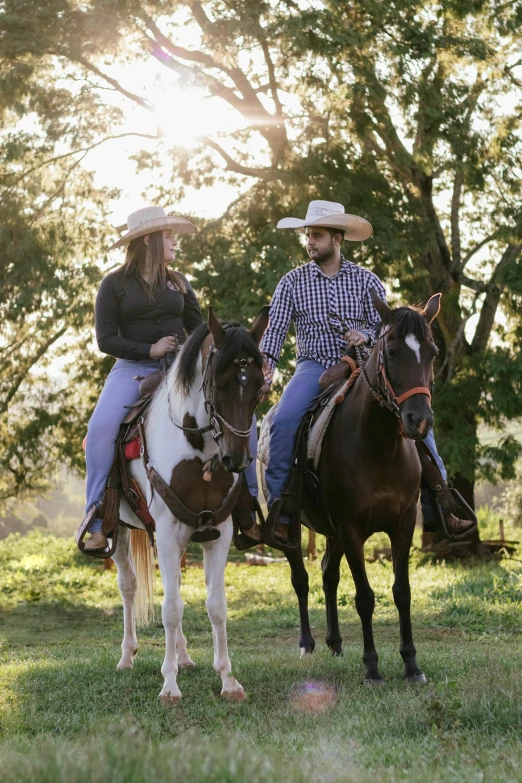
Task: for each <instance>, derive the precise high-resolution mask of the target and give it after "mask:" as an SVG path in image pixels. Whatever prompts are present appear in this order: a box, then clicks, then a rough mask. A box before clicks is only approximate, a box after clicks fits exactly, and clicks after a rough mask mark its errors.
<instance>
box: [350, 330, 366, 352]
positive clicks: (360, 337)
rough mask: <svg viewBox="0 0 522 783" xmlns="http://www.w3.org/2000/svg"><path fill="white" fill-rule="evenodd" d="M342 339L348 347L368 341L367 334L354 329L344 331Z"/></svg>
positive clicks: (364, 343)
mask: <svg viewBox="0 0 522 783" xmlns="http://www.w3.org/2000/svg"><path fill="white" fill-rule="evenodd" d="M344 339H345V340H346V342H347V343H348V345H349V346H350V348H355V347H356V346H357V345H366V343H367V342H368V338H367V336H366V335H365V334H363V333H362V332H357V331H356V330H355V329H350V330H349V331H348V332H346V334H345V335H344Z"/></svg>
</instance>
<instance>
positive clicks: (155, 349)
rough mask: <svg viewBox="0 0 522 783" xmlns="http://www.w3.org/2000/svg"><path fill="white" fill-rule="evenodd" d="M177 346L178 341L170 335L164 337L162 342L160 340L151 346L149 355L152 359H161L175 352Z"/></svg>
mask: <svg viewBox="0 0 522 783" xmlns="http://www.w3.org/2000/svg"><path fill="white" fill-rule="evenodd" d="M177 345H178V341H177V339H176V338H175V337H174V336H172V335H168V336H167V337H162V338H161V340H158V342H157V343H154V345H151V346H150V351H149V355H150V356H151V358H152V359H160V358H161V357H162V356H165V354H166V353H168V352H169V351H173V350H174V349H175V348H176V347H177Z"/></svg>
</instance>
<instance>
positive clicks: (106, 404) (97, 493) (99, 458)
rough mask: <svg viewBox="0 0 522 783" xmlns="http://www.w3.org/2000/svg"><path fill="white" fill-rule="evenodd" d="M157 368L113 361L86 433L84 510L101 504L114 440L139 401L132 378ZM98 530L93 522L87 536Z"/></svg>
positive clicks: (144, 363)
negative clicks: (133, 406) (129, 407)
mask: <svg viewBox="0 0 522 783" xmlns="http://www.w3.org/2000/svg"><path fill="white" fill-rule="evenodd" d="M158 367H159V360H157V359H148V360H146V361H141V362H134V361H132V360H130V359H117V360H116V363H115V365H114V367H113V368H112V370H111V371H110V373H109V374H108V376H107V379H106V381H105V384H104V386H103V389H102V393H101V394H100V397H99V399H98V402H97V403H96V407H95V409H94V412H93V414H92V416H91V419H90V421H89V427H88V429H87V444H86V447H85V460H86V462H87V493H86V494H87V502H86V510H88V509H89V508H90V507H91V506H92V505H93V504H94V503H96V504H98V503H100V502H101V499H102V497H103V493H104V491H105V484H106V481H107V477H108V475H109V472H110V469H111V467H112V463H113V462H114V456H115V453H116V438H117V437H118V432H119V431H120V424H121V423H122V421H123V419H124V418H125V416H126V414H127V413H128V412H129V409H128V407H126V406H129V405H133V404H134V403H135V402H137V401H138V400H139V398H140V391H139V382H138V381H135V380H134V376H135V375H143V376H145V375H150V374H151V373H152V372H154V370H157V369H158ZM101 529H102V520H101V519H100V518H99V517H96V518H95V519H93V521H92V522H91V524H90V526H89V530H90V532H91V533H95V532H97V531H99V530H101Z"/></svg>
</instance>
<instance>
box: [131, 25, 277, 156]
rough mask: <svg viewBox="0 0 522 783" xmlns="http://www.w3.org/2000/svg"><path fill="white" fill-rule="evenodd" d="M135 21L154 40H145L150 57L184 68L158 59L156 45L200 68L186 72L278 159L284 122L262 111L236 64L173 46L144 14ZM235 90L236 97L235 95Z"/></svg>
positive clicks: (261, 105)
mask: <svg viewBox="0 0 522 783" xmlns="http://www.w3.org/2000/svg"><path fill="white" fill-rule="evenodd" d="M139 18H140V19H141V20H142V21H143V22H144V24H145V25H146V26H147V28H148V29H149V30H150V32H151V34H152V35H153V37H154V41H151V39H150V37H149V36H147V40H148V41H149V42H150V43H153V44H154V45H153V49H152V54H153V55H154V56H155V57H156V59H157V60H158V61H159V62H161V63H162V64H163V65H167V66H168V67H171V68H172V67H174V69H175V67H176V66H178V67H184V68H187V67H188V66H185V65H184V63H178V62H177V63H169V62H165V60H164V59H162V58H161V56H160V51H158V50H157V48H156V47H158V46H159V47H160V48H161V49H164V50H165V51H166V52H168V53H169V54H170V55H172V57H175V58H178V59H179V60H186V61H187V62H192V63H195V64H197V65H198V66H201V67H193V68H189V69H188V70H189V73H191V74H196V75H197V76H198V77H199V78H200V79H201V80H202V81H203V82H204V84H205V86H206V87H207V89H209V90H210V93H211V94H212V95H213V96H214V97H219V98H223V99H224V100H226V101H227V102H228V103H229V104H230V105H231V106H232V107H233V108H234V109H236V111H238V112H239V113H240V114H241V115H242V116H243V117H244V118H245V119H246V120H247V122H248V123H249V124H250V125H251V126H252V127H255V128H256V130H258V131H259V132H260V133H261V135H262V136H263V137H264V138H265V139H266V141H267V143H268V144H269V146H270V148H271V150H272V152H273V153H274V154H275V156H276V157H280V155H281V151H282V149H283V148H284V146H285V144H286V143H287V137H286V128H285V127H284V123H283V122H281V119H280V118H279V117H278V118H276V117H274V115H272V114H270V112H269V111H267V110H266V109H265V107H264V106H263V104H262V102H261V101H260V100H259V95H258V91H257V90H256V89H255V88H254V87H253V86H252V85H251V83H250V81H249V79H248V77H247V76H246V74H245V73H244V72H243V71H242V70H241V68H239V67H238V66H237V65H234V66H232V67H230V66H227V65H224V64H223V63H222V62H219V61H218V60H216V59H215V58H214V57H212V56H211V55H209V54H207V53H206V52H201V51H199V50H193V49H185V48H184V47H181V46H177V45H175V44H174V43H172V41H170V40H169V38H167V36H166V35H164V34H163V33H162V32H161V30H160V29H159V27H158V26H157V25H156V23H155V22H154V20H153V19H151V18H150V17H149V16H148V15H147V14H146V13H144V12H140V15H139ZM204 68H207V69H210V70H218V71H220V72H221V73H223V74H224V75H225V76H226V77H228V78H229V79H230V80H231V81H232V83H233V84H234V87H235V89H233V88H231V87H228V86H227V85H226V84H224V83H223V82H222V81H220V80H219V79H216V77H214V76H212V75H211V74H209V73H206V72H205V70H202V69H204ZM236 90H237V92H238V93H239V95H237V94H236Z"/></svg>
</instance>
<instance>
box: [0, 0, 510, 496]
mask: <svg viewBox="0 0 522 783" xmlns="http://www.w3.org/2000/svg"><path fill="white" fill-rule="evenodd" d="M521 22H522V3H520V2H519V1H518V0H516V1H515V2H511V3H504V2H500V0H429V1H428V2H419V0H413V2H411V1H410V0H408V1H407V2H406V0H395V1H394V2H391V3H386V4H384V3H381V2H380V1H378V0H353V2H346V3H338V2H336V3H330V2H316V1H315V0H310V2H305V0H301V1H300V2H295V1H294V0H281V1H280V2H279V1H274V2H259V0H256V2H252V0H243V1H242V2H236V0H208V1H206V2H197V1H194V0H187V1H185V2H180V1H178V2H176V0H156V1H153V2H135V1H134V0H130V1H129V0H110V2H109V1H108V0H90V1H89V2H82V3H79V2H76V0H46V2H38V3H36V2H22V0H6V2H5V3H4V4H3V5H2V10H1V11H0V59H1V62H2V77H1V79H0V108H1V112H2V136H3V141H4V142H5V143H4V144H3V147H2V157H1V167H0V187H1V188H2V196H3V197H2V199H1V203H2V206H1V207H0V226H1V231H0V242H1V243H2V257H3V259H6V263H4V265H3V267H2V277H3V279H2V281H1V282H2V284H3V288H4V291H5V293H6V296H5V304H4V305H2V308H3V309H2V316H3V327H2V328H3V330H4V332H3V336H2V343H1V353H0V357H1V362H2V363H1V364H0V383H1V389H2V405H3V407H2V410H3V411H4V413H3V415H4V419H5V417H6V415H7V414H6V409H7V405H8V404H9V405H10V409H11V412H10V415H9V425H8V430H7V431H8V437H7V449H4V451H3V452H2V455H3V456H2V468H1V475H0V481H1V482H2V490H1V491H2V492H3V497H7V496H9V495H11V496H12V495H13V494H15V493H17V492H19V491H20V490H21V489H24V488H26V485H30V486H40V485H41V483H42V482H43V478H42V477H44V476H45V477H46V476H48V475H50V473H51V472H52V469H53V468H54V466H55V464H57V463H58V462H59V461H63V460H64V459H66V460H69V461H70V462H71V463H73V464H76V463H77V461H78V444H79V438H80V434H81V432H82V431H83V430H84V427H85V420H86V417H87V415H88V413H89V410H90V408H92V403H93V401H94V399H95V397H96V393H97V390H98V389H99V384H100V380H101V378H102V377H103V373H104V371H105V370H106V364H105V365H103V366H100V362H99V360H97V359H96V358H95V356H93V355H92V354H91V352H90V343H89V338H90V333H91V328H92V322H91V317H92V316H91V307H92V297H93V292H94V290H95V287H96V285H97V283H98V281H99V278H100V271H99V266H98V265H96V263H95V262H96V261H100V260H101V259H102V258H103V251H102V248H103V247H106V246H107V242H106V239H107V233H108V232H109V230H110V229H109V226H108V221H107V210H108V206H109V204H110V199H111V197H114V196H115V195H116V194H115V193H111V192H109V191H108V190H106V189H99V188H95V187H94V184H93V179H92V176H91V175H90V174H89V172H88V170H87V169H86V166H85V164H82V161H83V159H84V157H85V155H87V154H88V151H89V150H90V149H92V148H94V147H95V146H97V145H99V144H101V143H103V142H104V140H106V139H108V138H114V137H119V136H123V135H127V134H135V135H138V136H139V135H142V136H146V137H147V148H146V149H144V151H143V153H141V154H138V155H137V156H136V160H135V164H134V165H136V167H137V168H138V169H139V170H141V171H148V172H150V183H151V185H150V188H149V189H148V191H147V193H146V194H144V198H148V199H149V200H152V201H154V202H158V203H171V202H172V200H173V199H176V198H179V197H181V196H183V194H184V193H185V192H186V191H187V189H190V188H193V187H196V188H198V187H201V186H206V185H209V184H212V183H213V182H216V181H226V182H228V183H230V184H232V185H234V186H236V187H237V188H238V193H239V194H240V195H239V197H238V199H237V200H236V201H235V202H233V203H232V204H230V205H229V206H228V207H226V209H224V211H223V214H222V215H221V216H220V217H219V218H218V219H214V220H207V221H205V220H201V219H199V220H198V221H197V222H198V225H199V226H200V229H201V230H200V231H199V232H198V234H197V235H196V236H194V237H193V238H190V239H188V240H187V241H185V242H184V244H183V248H182V255H181V260H180V263H181V264H182V265H183V267H184V268H185V269H186V270H187V271H190V272H191V274H192V275H193V277H194V279H195V287H196V289H197V290H198V291H199V292H200V296H201V299H202V302H203V304H208V303H209V302H212V304H213V305H215V307H216V308H217V310H218V312H219V313H220V314H221V315H222V316H223V317H228V318H230V317H233V318H239V319H241V320H246V319H248V318H250V317H252V316H253V315H254V313H255V312H256V310H257V309H258V308H259V307H260V306H261V305H262V304H264V303H265V302H267V301H269V299H270V296H271V294H272V292H273V289H274V287H275V285H276V283H277V281H278V279H279V278H280V276H281V275H282V274H283V273H284V272H286V271H287V270H288V269H290V268H291V267H292V266H293V265H297V264H299V263H302V261H303V260H304V253H303V249H302V247H301V245H300V243H299V240H298V238H297V236H295V235H293V234H286V233H283V232H277V231H276V230H275V228H274V226H275V224H276V222H277V220H278V219H279V218H280V217H281V216H283V215H288V214H303V213H304V211H305V209H306V205H307V203H308V201H309V200H310V199H311V198H325V199H332V200H335V201H340V202H342V203H343V204H345V206H346V208H347V210H348V211H350V210H351V211H353V212H356V213H358V214H361V215H363V216H364V217H367V218H368V219H369V220H370V221H371V222H372V224H373V225H374V229H375V231H374V236H373V238H372V239H371V240H370V241H369V242H367V243H364V245H361V246H357V245H354V246H353V247H352V246H348V247H347V248H346V251H345V252H346V254H347V255H348V256H349V257H351V258H353V259H354V260H355V261H356V262H357V263H361V264H363V265H367V266H369V267H371V268H372V269H373V270H374V271H376V272H377V273H378V274H379V275H380V276H381V277H383V279H385V280H386V282H387V284H388V286H389V290H390V292H391V296H392V299H393V300H394V301H401V302H405V303H410V302H417V301H420V300H426V299H427V298H428V296H429V295H430V294H432V293H433V292H435V291H442V292H443V295H444V296H443V310H442V313H441V316H440V318H439V321H438V326H437V339H438V343H439V346H440V348H441V353H440V363H439V365H438V368H437V390H436V398H435V406H436V416H437V432H438V440H439V448H440V450H441V451H442V453H443V455H444V457H445V459H446V462H447V464H448V468H449V471H450V475H451V476H452V479H453V481H454V483H455V484H456V485H457V486H458V487H459V488H460V489H461V491H463V493H464V495H465V496H467V497H468V498H469V499H472V497H473V489H474V483H475V481H476V479H477V478H478V477H480V476H486V477H487V478H490V479H496V478H498V477H501V478H512V477H513V476H514V464H515V460H516V458H517V456H518V454H519V452H520V445H519V443H518V442H517V441H516V440H515V439H514V438H513V437H512V436H511V435H510V434H509V433H506V434H505V436H504V437H503V439H502V440H500V441H499V442H498V443H496V444H493V445H488V446H481V445H480V443H479V440H478V435H477V428H478V425H479V423H480V422H486V423H487V424H489V425H493V426H495V427H500V428H502V427H503V426H504V423H505V421H506V420H507V419H512V418H516V417H520V415H521V414H522V394H521V391H522V388H521V386H522V363H521V362H520V359H519V354H520V346H521V339H522V332H521V319H520V315H521V307H522V261H521V254H520V251H521V248H522V211H521V200H520V187H521V186H520V181H521V180H520V175H521V139H520V123H521V108H522V105H521V92H520V87H521V78H522V67H521V46H520V44H521V34H520V29H521V27H520V25H521ZM133 63H134V64H136V63H142V64H143V65H145V64H147V66H149V65H150V64H151V63H155V64H156V66H157V68H158V70H159V71H161V72H163V74H164V76H163V78H164V84H165V89H166V93H165V94H166V95H168V87H169V85H181V86H183V87H185V88H186V89H187V90H191V89H194V90H200V91H201V90H203V91H204V92H205V94H207V95H208V96H210V97H211V98H213V99H214V100H220V101H225V102H226V103H227V104H228V105H229V106H231V107H232V108H233V110H234V112H235V113H236V114H237V116H238V119H239V122H238V127H237V129H236V130H228V131H226V132H225V131H223V132H222V133H215V134H213V135H212V137H211V136H205V135H202V136H201V137H200V139H199V141H198V143H196V144H193V145H189V146H188V147H184V148H180V147H175V146H173V145H172V144H171V143H169V139H168V137H162V134H161V132H158V133H156V134H154V133H142V131H141V130H140V128H139V127H138V124H139V123H137V124H136V128H135V129H133V128H130V129H129V126H128V118H129V116H138V115H139V114H140V113H142V114H144V115H148V114H150V113H151V112H152V111H153V109H154V107H153V106H152V105H151V103H150V101H149V99H148V96H147V94H146V93H144V94H139V93H138V92H137V91H135V90H134V89H133V84H132V83H130V82H128V81H126V80H125V79H124V76H122V75H121V74H122V73H123V74H124V73H125V72H124V71H121V69H120V70H118V67H119V66H124V65H129V64H133ZM209 105H211V104H209ZM184 111H187V110H184V108H183V107H181V106H180V116H179V121H180V122H183V112H184ZM188 111H190V109H188ZM132 112H137V113H138V114H136V115H133V114H132ZM202 133H204V129H202ZM150 137H153V140H152V142H151V138H150ZM114 181H115V184H116V183H117V173H116V172H115V177H114ZM196 219H197V218H196ZM29 281H33V284H32V285H29V284H28V283H29ZM65 338H67V342H66V343H65V344H64V343H63V340H64V339H65ZM60 340H62V342H61V343H60V342H59V341H60ZM58 344H59V345H61V346H62V350H65V352H66V354H67V355H68V356H69V357H71V356H74V357H75V359H74V361H73V362H72V363H71V367H70V370H69V372H71V373H73V375H74V373H76V374H77V375H76V380H75V381H74V382H69V384H68V387H67V390H64V389H63V385H62V388H61V389H59V390H57V391H54V390H53V389H52V388H51V386H50V385H49V383H48V382H47V381H45V382H44V381H43V376H42V374H41V369H40V368H41V367H42V366H44V365H45V359H46V357H47V356H48V355H49V352H50V351H51V350H52V347H53V346H55V345H58ZM64 345H65V346H66V347H65V349H64V348H63V346H64ZM292 353H293V351H292V345H291V343H289V344H288V346H287V348H286V350H285V353H284V355H283V358H282V361H281V371H282V376H281V382H282V380H284V378H286V377H288V374H289V373H290V372H291V358H292ZM76 357H77V358H76ZM78 377H80V378H81V379H82V383H79V382H78ZM281 382H280V386H279V388H280V387H281ZM28 421H30V422H31V426H30V427H28V425H27V422H28ZM4 423H5V421H4ZM21 439H23V441H24V443H25V447H24V449H23V453H20V448H19V444H20V441H21ZM44 444H45V445H44ZM22 474H23V475H28V476H29V479H28V480H27V481H25V483H24V480H22V479H21V476H22ZM38 481H39V482H40V484H38Z"/></svg>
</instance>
